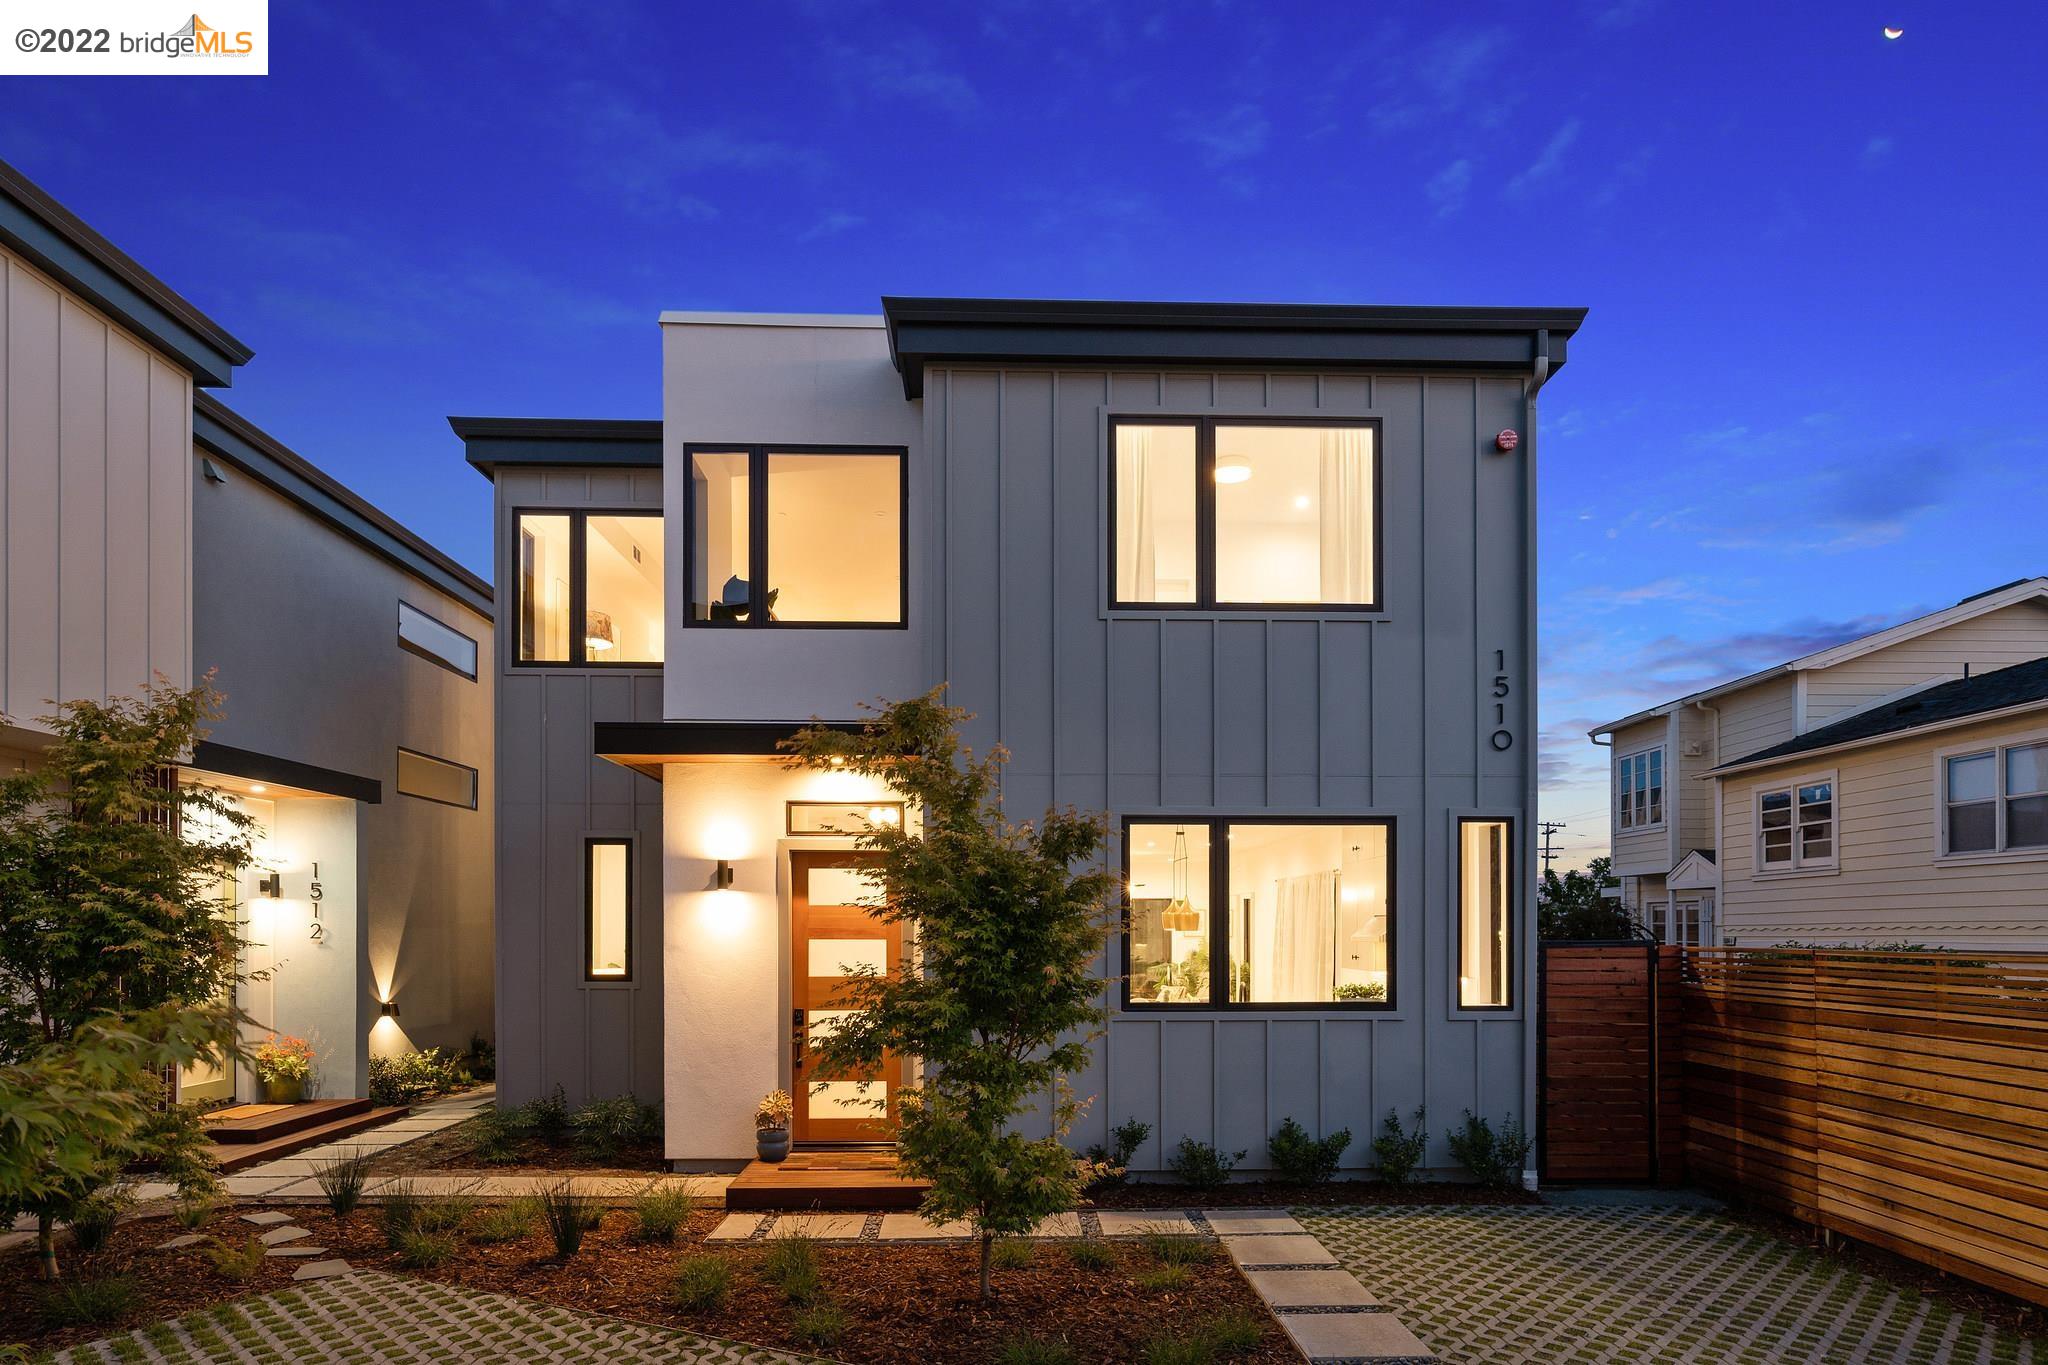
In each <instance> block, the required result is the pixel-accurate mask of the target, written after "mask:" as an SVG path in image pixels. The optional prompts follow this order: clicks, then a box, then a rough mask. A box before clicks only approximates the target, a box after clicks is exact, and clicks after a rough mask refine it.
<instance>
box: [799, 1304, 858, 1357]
mask: <svg viewBox="0 0 2048 1365" xmlns="http://www.w3.org/2000/svg"><path fill="white" fill-rule="evenodd" d="M789 1330H790V1333H791V1335H793V1336H794V1337H795V1338H796V1339H797V1340H798V1341H801V1342H802V1343H803V1344H804V1345H806V1346H815V1347H820V1348H823V1347H829V1346H833V1345H836V1344H838V1341H839V1338H841V1337H843V1336H845V1335H846V1311H845V1310H844V1309H842V1308H841V1307H840V1306H839V1305H838V1304H836V1303H814V1304H811V1305H809V1306H808V1307H804V1308H799V1309H797V1310H796V1313H795V1314H794V1315H793V1316H791V1318H790V1320H789Z"/></svg>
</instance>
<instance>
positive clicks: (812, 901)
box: [789, 850, 903, 1142]
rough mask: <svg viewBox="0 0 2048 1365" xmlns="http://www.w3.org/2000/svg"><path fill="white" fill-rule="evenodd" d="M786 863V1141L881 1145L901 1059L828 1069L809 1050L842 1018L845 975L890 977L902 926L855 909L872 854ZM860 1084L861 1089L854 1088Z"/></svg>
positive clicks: (865, 898) (867, 882)
mask: <svg viewBox="0 0 2048 1365" xmlns="http://www.w3.org/2000/svg"><path fill="white" fill-rule="evenodd" d="M789 857H790V970H789V977H790V981H789V986H790V989H789V998H790V1004H791V1007H792V1012H793V1017H792V1021H791V1022H792V1026H793V1034H792V1038H791V1055H790V1064H791V1068H792V1076H791V1084H790V1087H789V1091H790V1098H791V1100H792V1101H793V1102H794V1105H795V1115H794V1117H793V1119H792V1121H791V1127H790V1137H791V1138H792V1140H794V1141H796V1142H886V1141H888V1140H889V1135H890V1132H891V1131H892V1130H891V1127H890V1125H889V1123H888V1122H887V1121H889V1120H893V1119H894V1118H895V1117H896V1091H897V1088H898V1087H899V1086H900V1085H901V1084H902V1082H903V1063H902V1061H901V1059H899V1058H896V1057H893V1056H892V1057H889V1058H886V1059H884V1061H883V1063H882V1065H881V1066H880V1067H879V1068H875V1069H872V1070H868V1071H835V1070H828V1069H827V1068H826V1067H824V1066H823V1065H822V1064H821V1063H820V1062H819V1061H818V1058H817V1054H816V1053H814V1052H812V1051H811V1046H812V1045H813V1044H815V1043H819V1042H822V1041H823V1040H824V1039H825V1038H826V1037H828V1036H830V1034H831V1032H832V1030H833V1029H834V1028H835V1027H837V1026H838V1024H839V1022H840V1021H841V1020H843V1019H844V1018H846V1017H847V1015H848V1014H849V1013H850V1012H851V1011H850V1010H849V1009H848V1008H847V1000H846V995H845V988H846V978H847V975H848V971H849V969H850V968H853V967H857V966H861V965H871V966H873V967H874V968H875V969H876V970H877V971H879V972H883V973H885V974H886V973H889V972H893V971H895V970H896V968H897V966H898V965H899V964H900V963H901V962H902V958H903V926H902V925H900V924H886V923H884V922H883V921H882V920H880V919H878V918H876V916H875V914H874V912H873V910H872V909H870V908H869V906H868V905H866V904H863V902H873V901H874V900H875V899H876V897H877V896H878V895H879V894H880V882H879V881H878V880H877V879H876V878H875V876H874V874H873V869H874V868H875V866H876V865H877V863H878V861H879V859H878V857H877V855H875V854H873V853H865V852H857V851H852V850H849V851H846V852H831V853H810V852H802V853H792V854H790V855H789ZM863 1081H865V1082H867V1084H866V1086H865V1087H863V1086H862V1085H861V1082H863Z"/></svg>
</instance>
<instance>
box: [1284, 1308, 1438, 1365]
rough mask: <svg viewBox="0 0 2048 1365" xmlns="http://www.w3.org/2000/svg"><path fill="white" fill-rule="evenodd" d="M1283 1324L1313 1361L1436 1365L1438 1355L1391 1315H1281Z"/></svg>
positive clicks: (1382, 1364) (1297, 1344)
mask: <svg viewBox="0 0 2048 1365" xmlns="http://www.w3.org/2000/svg"><path fill="white" fill-rule="evenodd" d="M1280 1325H1281V1326H1282V1327H1284V1328H1286V1329H1287V1335H1288V1336H1290V1337H1292V1338H1293V1339H1294V1344H1295V1346H1296V1348H1298V1349H1299V1350H1300V1351H1301V1353H1302V1354H1303V1355H1305V1356H1307V1357H1308V1358H1309V1359H1310V1360H1344V1361H1360V1362H1370V1363H1371V1365H1395V1362H1398V1363H1399V1365H1434V1362H1435V1361H1436V1360H1437V1356H1436V1354H1435V1353H1434V1352H1433V1351H1431V1350H1430V1349H1429V1348H1428V1347H1427V1346H1424V1345H1423V1344H1422V1342H1421V1340H1420V1339H1419V1338H1418V1337H1417V1336H1416V1335H1415V1334H1414V1333H1413V1332H1411V1331H1409V1330H1408V1329H1407V1328H1406V1327H1403V1326H1402V1325H1401V1320H1400V1319H1399V1318H1397V1317H1395V1316H1394V1315H1393V1314H1391V1313H1282V1314H1280Z"/></svg>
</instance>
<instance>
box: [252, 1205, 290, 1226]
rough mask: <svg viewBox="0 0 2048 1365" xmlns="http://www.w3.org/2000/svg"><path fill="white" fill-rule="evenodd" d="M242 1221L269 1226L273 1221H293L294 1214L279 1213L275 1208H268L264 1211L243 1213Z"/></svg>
mask: <svg viewBox="0 0 2048 1365" xmlns="http://www.w3.org/2000/svg"><path fill="white" fill-rule="evenodd" d="M242 1221H243V1222H245V1223H254V1224H255V1225H256V1226H257V1227H259V1228H267V1227H269V1226H270V1225H271V1224H273V1223H289V1222H291V1221H292V1216H291V1215H290V1214H288V1213H277V1212H275V1211H274V1210H270V1209H266V1210H264V1211H263V1212H262V1213H245V1214H243V1215H242Z"/></svg>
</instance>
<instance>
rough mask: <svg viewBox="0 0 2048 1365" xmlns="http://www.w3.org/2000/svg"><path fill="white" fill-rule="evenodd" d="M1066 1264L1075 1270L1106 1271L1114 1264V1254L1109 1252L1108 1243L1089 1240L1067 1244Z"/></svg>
mask: <svg viewBox="0 0 2048 1365" xmlns="http://www.w3.org/2000/svg"><path fill="white" fill-rule="evenodd" d="M1067 1262H1068V1264H1070V1265H1072V1266H1073V1267H1074V1268H1075V1269H1076V1270H1107V1269H1109V1268H1110V1267H1111V1266H1113V1265H1115V1264H1116V1253H1115V1252H1114V1251H1112V1250H1110V1248H1109V1243H1107V1242H1098V1241H1095V1240H1094V1239H1093V1238H1090V1239H1089V1240H1087V1241H1085V1242H1069V1243H1067Z"/></svg>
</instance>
